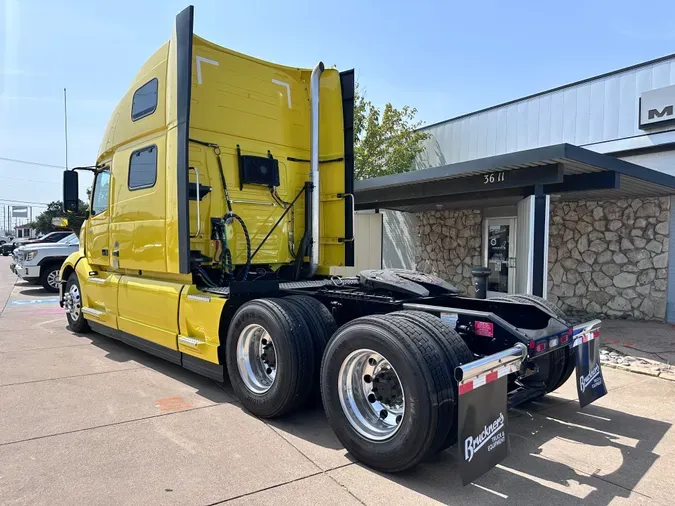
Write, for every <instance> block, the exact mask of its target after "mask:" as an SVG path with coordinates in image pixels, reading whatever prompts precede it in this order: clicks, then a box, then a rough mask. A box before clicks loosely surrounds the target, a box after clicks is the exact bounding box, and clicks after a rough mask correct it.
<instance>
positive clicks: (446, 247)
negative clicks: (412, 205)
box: [415, 209, 483, 296]
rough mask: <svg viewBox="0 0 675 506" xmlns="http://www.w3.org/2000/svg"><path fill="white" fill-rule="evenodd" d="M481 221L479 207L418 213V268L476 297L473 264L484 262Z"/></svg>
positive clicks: (416, 256)
mask: <svg viewBox="0 0 675 506" xmlns="http://www.w3.org/2000/svg"><path fill="white" fill-rule="evenodd" d="M482 221H483V218H482V214H481V212H480V211H479V210H477V209H462V210H459V211H430V212H425V213H418V215H417V236H418V241H417V244H418V251H417V252H416V255H415V262H416V264H417V269H418V270H420V271H422V272H425V273H427V274H433V275H435V276H438V277H440V278H442V279H445V280H446V281H447V282H449V283H451V284H453V285H455V286H456V287H457V288H459V289H460V290H461V291H462V293H464V294H467V295H471V296H473V295H474V294H475V291H474V288H473V279H472V277H471V267H472V266H473V265H481V256H480V255H481V242H482V240H481V238H482V227H481V224H482Z"/></svg>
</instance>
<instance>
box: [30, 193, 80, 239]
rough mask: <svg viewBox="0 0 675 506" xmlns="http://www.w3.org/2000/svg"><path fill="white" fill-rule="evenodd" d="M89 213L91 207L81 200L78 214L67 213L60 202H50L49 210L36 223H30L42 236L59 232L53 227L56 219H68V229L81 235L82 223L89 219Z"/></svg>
mask: <svg viewBox="0 0 675 506" xmlns="http://www.w3.org/2000/svg"><path fill="white" fill-rule="evenodd" d="M88 213H89V205H88V204H85V203H84V202H82V201H81V200H80V203H79V206H78V209H77V213H66V212H65V211H64V210H63V204H62V203H61V201H60V200H57V201H55V202H50V203H49V204H48V205H47V210H46V211H44V212H42V213H40V214H39V215H38V216H37V217H36V218H35V220H34V221H32V222H31V223H29V225H30V226H31V227H33V228H34V229H35V230H37V231H38V232H39V233H41V234H48V233H49V232H53V231H54V230H57V228H58V227H55V226H54V225H52V219H54V218H68V228H69V229H71V230H72V231H73V232H75V233H76V234H78V235H79V233H80V228H82V222H84V220H86V219H87V214H88Z"/></svg>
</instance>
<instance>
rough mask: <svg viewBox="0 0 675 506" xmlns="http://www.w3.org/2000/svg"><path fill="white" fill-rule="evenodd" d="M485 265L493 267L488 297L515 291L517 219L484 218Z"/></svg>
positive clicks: (489, 279)
mask: <svg viewBox="0 0 675 506" xmlns="http://www.w3.org/2000/svg"><path fill="white" fill-rule="evenodd" d="M483 265H484V266H486V267H489V268H490V269H492V273H491V274H490V277H489V278H488V287H487V289H488V297H493V296H497V295H500V294H504V293H513V291H514V287H515V281H516V219H515V218H486V219H485V220H483Z"/></svg>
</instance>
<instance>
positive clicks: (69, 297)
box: [64, 285, 82, 320]
mask: <svg viewBox="0 0 675 506" xmlns="http://www.w3.org/2000/svg"><path fill="white" fill-rule="evenodd" d="M64 302H65V304H64V305H65V306H66V311H68V314H69V315H70V317H71V318H72V319H73V320H77V319H78V318H79V317H80V312H81V311H82V300H81V298H80V289H79V288H78V287H77V285H71V286H70V288H69V289H68V293H67V294H66V295H65V296H64Z"/></svg>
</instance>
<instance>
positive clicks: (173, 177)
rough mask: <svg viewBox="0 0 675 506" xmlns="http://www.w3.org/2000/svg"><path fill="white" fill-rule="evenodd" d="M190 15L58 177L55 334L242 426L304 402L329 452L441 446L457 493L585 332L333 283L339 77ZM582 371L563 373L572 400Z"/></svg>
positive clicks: (434, 282) (353, 278)
mask: <svg viewBox="0 0 675 506" xmlns="http://www.w3.org/2000/svg"><path fill="white" fill-rule="evenodd" d="M193 17H194V11H193V8H192V7H188V8H187V9H185V10H184V11H182V12H181V13H180V14H179V15H178V16H177V18H176V23H175V27H174V32H173V36H172V37H171V40H170V41H169V42H167V43H166V44H164V45H163V46H162V47H160V48H159V50H157V51H156V52H155V54H153V55H152V56H151V57H150V58H149V59H148V60H147V62H146V63H145V64H144V65H143V67H142V68H141V69H140V70H139V72H138V73H137V75H136V77H135V78H134V79H133V81H132V84H131V86H130V88H129V91H128V92H127V93H126V95H125V96H124V97H123V98H122V100H121V101H120V103H119V105H118V106H117V107H116V109H115V111H114V112H113V115H112V117H111V118H110V122H109V124H108V127H107V129H106V132H105V135H104V137H103V140H102V142H101V146H100V150H99V155H98V158H97V160H96V163H95V164H94V165H93V166H91V167H79V168H76V169H74V170H68V171H66V172H65V173H64V188H63V190H64V198H63V203H64V208H65V209H66V211H69V212H71V211H76V210H77V202H78V194H77V193H78V171H80V170H88V171H91V172H93V174H94V184H93V189H92V194H91V201H90V215H89V217H88V219H87V220H86V222H85V223H84V224H83V226H82V228H81V232H80V248H79V251H78V252H76V253H73V254H72V255H70V256H69V257H68V259H67V260H66V261H65V262H64V264H63V267H62V268H61V272H60V280H61V285H60V286H61V290H60V300H61V305H62V306H63V307H64V308H65V309H66V316H67V320H68V323H69V325H70V328H71V329H72V330H73V331H76V332H85V331H89V330H92V331H95V332H98V333H101V334H104V335H107V336H109V337H112V338H115V339H119V340H121V341H124V342H126V343H128V344H130V345H133V346H136V347H138V348H140V349H142V350H145V351H147V352H149V353H152V354H155V355H158V356H160V357H163V358H165V359H166V360H169V361H171V362H173V363H175V364H178V365H180V366H182V367H185V368H187V369H189V370H192V371H194V372H197V373H199V374H203V375H205V376H208V377H210V378H214V379H216V380H218V381H224V380H225V379H226V377H229V381H230V382H231V385H232V388H233V389H234V392H235V394H236V395H237V396H238V397H239V399H240V400H241V402H242V404H243V405H244V406H245V407H246V408H247V409H248V410H249V411H250V412H251V413H253V414H254V415H256V416H260V417H265V418H269V417H276V416H280V415H283V414H285V413H288V412H290V411H292V410H294V409H296V408H298V407H299V406H301V405H302V404H303V403H305V402H306V401H307V400H308V399H309V398H310V397H312V396H314V395H316V396H319V395H320V396H321V399H322V402H323V406H324V409H325V411H326V415H327V417H328V421H329V423H330V425H331V427H332V428H333V430H334V431H335V433H336V435H337V437H338V438H339V439H340V441H341V442H342V443H343V444H344V445H345V447H346V448H347V450H349V452H350V453H351V454H352V455H354V457H355V458H357V459H358V460H360V461H362V462H364V463H365V464H367V465H369V466H372V467H373V468H376V469H379V470H383V471H391V472H393V471H400V470H403V469H407V468H410V467H412V466H414V465H416V464H417V463H418V462H420V461H421V460H422V459H423V458H424V457H426V456H427V455H429V454H432V453H435V452H438V451H441V450H443V449H445V448H447V447H449V446H450V445H452V444H453V443H454V442H455V441H457V439H458V438H459V439H460V444H459V445H458V447H459V450H460V454H461V456H462V460H461V462H462V466H461V468H460V470H461V473H462V477H463V479H464V480H465V482H466V481H467V480H469V481H470V480H471V479H473V478H474V477H475V476H477V475H479V474H481V473H482V472H484V471H485V470H487V469H489V468H491V467H492V466H494V465H495V464H496V463H497V462H498V461H499V460H501V459H502V458H503V457H504V456H505V455H506V451H507V446H508V445H507V444H506V442H505V440H506V437H505V434H506V432H505V431H506V418H507V413H506V410H507V406H509V405H515V404H518V403H521V402H524V401H526V400H528V399H532V398H534V397H538V396H541V395H545V394H546V393H547V392H550V391H552V390H555V389H556V388H558V387H559V386H560V385H561V384H562V383H564V382H565V381H566V380H567V379H568V378H569V376H570V375H571V374H572V372H573V371H574V369H575V363H576V366H577V373H578V374H579V369H580V367H583V368H584V370H586V369H588V371H594V370H595V369H594V368H595V367H596V361H597V357H595V355H596V353H595V351H596V350H595V348H592V347H591V344H592V343H593V342H595V343H597V339H595V338H596V337H597V334H598V329H599V325H600V322H598V321H592V322H586V323H584V324H581V325H577V326H572V325H571V324H570V323H569V321H568V320H567V319H566V317H565V316H564V315H562V314H561V313H560V312H559V311H558V310H557V308H555V306H552V305H550V304H549V303H547V302H546V301H544V300H542V299H538V298H536V297H532V296H527V295H523V296H511V297H507V298H506V299H501V300H481V299H473V298H466V297H460V296H459V294H458V292H457V290H456V289H455V288H454V287H452V286H451V285H449V284H447V283H446V282H445V281H443V280H441V279H439V278H436V277H434V276H429V275H425V274H421V273H417V272H412V271H401V270H381V271H364V272H360V273H356V272H352V271H353V265H354V233H353V227H354V198H353V195H352V186H353V165H354V157H353V146H354V138H353V102H354V73H353V71H346V72H339V71H338V70H336V69H329V68H325V67H324V65H323V64H322V63H318V64H317V65H316V66H315V67H314V68H313V69H303V68H296V67H286V66H281V65H276V64H273V63H269V62H265V61H262V60H259V59H255V58H252V57H249V56H246V55H243V54H239V53H236V52H234V51H231V50H229V49H226V48H223V47H220V46H218V45H216V44H213V43H212V42H209V41H207V40H204V39H202V38H200V37H198V36H196V35H194V33H193ZM575 344H578V346H575ZM597 367H598V370H597V371H598V373H599V364H597ZM596 377H597V376H596ZM596 377H593V378H591V377H590V376H589V374H586V376H585V377H584V376H583V374H582V380H583V382H585V383H584V384H585V385H586V386H585V388H586V389H587V394H586V397H587V396H588V392H591V391H592V390H593V389H595V390H597V391H598V392H600V391H601V390H602V389H603V388H604V385H602V384H601V383H602V377H601V375H600V376H599V378H600V380H599V381H600V383H598V381H597V380H596ZM589 378H590V379H589ZM580 395H581V394H580ZM597 395H601V392H600V393H598V394H597Z"/></svg>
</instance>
